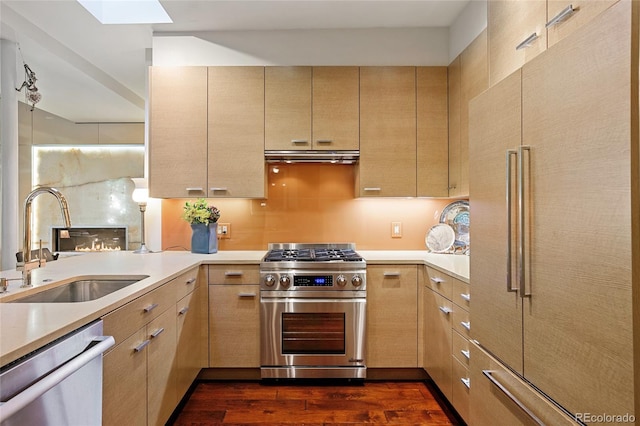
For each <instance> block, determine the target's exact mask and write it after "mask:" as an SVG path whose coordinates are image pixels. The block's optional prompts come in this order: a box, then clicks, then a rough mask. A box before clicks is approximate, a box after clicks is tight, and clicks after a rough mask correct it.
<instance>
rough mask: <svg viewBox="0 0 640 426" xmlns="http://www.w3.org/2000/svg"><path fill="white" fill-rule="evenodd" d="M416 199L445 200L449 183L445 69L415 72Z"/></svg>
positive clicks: (424, 68) (423, 68) (420, 68)
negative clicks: (416, 116) (437, 198)
mask: <svg viewBox="0 0 640 426" xmlns="http://www.w3.org/2000/svg"><path fill="white" fill-rule="evenodd" d="M416 91H417V93H416V100H417V105H416V112H417V115H418V120H417V149H416V155H417V196H418V197H446V196H448V195H449V191H448V189H447V187H448V184H449V181H448V170H449V169H448V166H447V163H448V122H449V121H448V117H447V116H448V104H447V67H418V68H417V69H416Z"/></svg>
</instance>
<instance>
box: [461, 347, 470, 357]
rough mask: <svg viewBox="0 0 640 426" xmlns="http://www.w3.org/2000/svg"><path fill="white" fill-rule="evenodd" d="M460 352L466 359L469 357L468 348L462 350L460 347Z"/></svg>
mask: <svg viewBox="0 0 640 426" xmlns="http://www.w3.org/2000/svg"><path fill="white" fill-rule="evenodd" d="M460 353H461V354H462V356H464V357H465V358H466V359H471V352H469V351H468V350H464V349H462V350H461V351H460Z"/></svg>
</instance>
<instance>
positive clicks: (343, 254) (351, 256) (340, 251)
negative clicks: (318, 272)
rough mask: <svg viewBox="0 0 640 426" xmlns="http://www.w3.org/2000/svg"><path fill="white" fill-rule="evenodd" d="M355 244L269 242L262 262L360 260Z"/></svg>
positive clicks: (361, 259)
mask: <svg viewBox="0 0 640 426" xmlns="http://www.w3.org/2000/svg"><path fill="white" fill-rule="evenodd" d="M363 260H364V259H363V258H362V256H360V255H359V254H358V253H356V251H355V244H352V243H344V244H308V243H305V244H299V243H288V244H280V243H278V244H275V243H272V244H269V251H268V252H267V254H266V255H265V256H264V258H263V259H262V261H263V262H362V261H363Z"/></svg>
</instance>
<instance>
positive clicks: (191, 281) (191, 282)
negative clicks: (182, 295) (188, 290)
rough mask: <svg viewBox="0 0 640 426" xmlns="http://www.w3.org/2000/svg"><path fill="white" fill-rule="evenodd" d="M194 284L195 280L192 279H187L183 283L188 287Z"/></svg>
mask: <svg viewBox="0 0 640 426" xmlns="http://www.w3.org/2000/svg"><path fill="white" fill-rule="evenodd" d="M195 282H196V279H195V278H194V277H192V278H189V279H188V280H186V281H185V282H184V283H185V285H190V284H193V283H195Z"/></svg>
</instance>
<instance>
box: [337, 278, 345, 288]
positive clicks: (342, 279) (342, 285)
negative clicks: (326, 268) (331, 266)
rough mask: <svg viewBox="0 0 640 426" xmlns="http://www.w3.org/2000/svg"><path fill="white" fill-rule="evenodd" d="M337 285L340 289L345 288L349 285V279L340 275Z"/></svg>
mask: <svg viewBox="0 0 640 426" xmlns="http://www.w3.org/2000/svg"><path fill="white" fill-rule="evenodd" d="M336 284H338V285H339V286H340V287H344V286H345V285H346V284H347V277H345V276H344V275H338V278H336Z"/></svg>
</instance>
